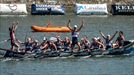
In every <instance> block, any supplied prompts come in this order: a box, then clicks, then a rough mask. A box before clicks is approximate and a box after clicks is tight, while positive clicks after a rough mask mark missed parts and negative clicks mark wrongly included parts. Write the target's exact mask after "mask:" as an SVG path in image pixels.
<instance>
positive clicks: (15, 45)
mask: <svg viewBox="0 0 134 75" xmlns="http://www.w3.org/2000/svg"><path fill="white" fill-rule="evenodd" d="M18 24H19V22H18V21H16V22H13V23H12V26H11V27H9V35H10V42H11V50H12V51H15V48H17V51H18V52H19V48H20V45H19V40H18V39H16V36H15V31H16V29H17V25H18Z"/></svg>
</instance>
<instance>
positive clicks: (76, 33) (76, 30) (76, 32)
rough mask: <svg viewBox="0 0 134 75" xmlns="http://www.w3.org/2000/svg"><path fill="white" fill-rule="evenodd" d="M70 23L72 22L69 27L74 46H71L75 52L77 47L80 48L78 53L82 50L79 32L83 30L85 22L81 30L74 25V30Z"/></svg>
mask: <svg viewBox="0 0 134 75" xmlns="http://www.w3.org/2000/svg"><path fill="white" fill-rule="evenodd" d="M70 22H71V20H69V22H68V24H67V27H68V28H69V29H70V30H71V32H72V35H71V36H72V44H71V49H72V50H73V49H74V47H75V45H77V46H78V51H79V50H80V49H81V46H80V43H79V41H78V36H79V31H80V30H81V29H82V27H83V26H84V24H83V20H82V24H81V26H80V28H77V25H74V27H73V28H71V27H70Z"/></svg>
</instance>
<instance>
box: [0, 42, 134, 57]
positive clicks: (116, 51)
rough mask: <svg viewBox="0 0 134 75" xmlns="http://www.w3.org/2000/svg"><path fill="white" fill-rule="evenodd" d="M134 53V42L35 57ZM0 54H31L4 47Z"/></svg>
mask: <svg viewBox="0 0 134 75" xmlns="http://www.w3.org/2000/svg"><path fill="white" fill-rule="evenodd" d="M132 52H133V54H134V42H132V43H130V44H128V45H126V46H124V47H122V48H116V49H112V48H111V49H109V50H106V51H102V50H100V49H97V50H92V51H91V52H88V51H84V50H81V51H79V52H72V51H71V50H70V51H62V52H57V51H47V52H45V53H43V52H41V53H36V54H35V55H34V58H39V57H42V58H46V57H67V56H71V55H72V56H75V57H79V56H89V55H91V56H95V55H123V54H129V53H132ZM0 55H2V56H3V57H17V58H22V57H25V56H26V55H30V54H27V53H24V52H14V51H11V50H8V49H2V48H0Z"/></svg>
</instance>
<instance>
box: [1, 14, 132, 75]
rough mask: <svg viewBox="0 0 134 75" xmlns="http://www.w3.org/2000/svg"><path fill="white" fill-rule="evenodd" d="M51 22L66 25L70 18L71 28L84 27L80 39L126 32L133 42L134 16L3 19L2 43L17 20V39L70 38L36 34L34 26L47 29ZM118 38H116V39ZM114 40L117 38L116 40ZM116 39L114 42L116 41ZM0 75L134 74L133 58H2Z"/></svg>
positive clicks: (53, 34) (15, 17) (2, 17)
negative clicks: (13, 22) (74, 26)
mask: <svg viewBox="0 0 134 75" xmlns="http://www.w3.org/2000/svg"><path fill="white" fill-rule="evenodd" d="M49 18H50V20H51V21H52V23H53V24H54V25H66V24H67V21H68V19H71V20H72V22H71V26H73V25H75V24H76V25H80V24H81V20H84V23H85V26H84V28H83V29H82V30H81V32H80V38H81V37H83V36H85V35H86V36H88V38H89V40H91V38H92V37H95V36H100V34H99V32H98V31H99V30H102V31H103V32H104V33H105V34H113V33H115V31H117V30H122V31H124V34H125V36H126V39H128V40H131V39H134V31H133V30H134V16H109V17H79V16H75V15H65V16H51V17H50V16H30V15H29V16H25V17H19V16H6V17H4V16H0V42H1V41H3V40H6V39H9V33H8V27H9V26H11V23H12V21H14V20H18V21H19V26H18V29H17V33H16V36H17V38H18V39H19V40H21V41H24V40H25V38H26V37H27V36H29V37H33V38H36V39H38V40H39V41H42V40H43V36H46V37H48V38H49V37H50V36H55V35H57V34H58V35H61V36H62V38H64V37H65V36H68V37H70V33H67V34H63V33H33V32H31V31H32V30H31V28H30V27H31V26H32V25H40V26H45V25H47V24H46V23H47V22H48V21H49ZM116 37H117V36H116ZM116 37H115V38H116ZM114 40H115V39H114ZM0 47H2V48H10V46H9V42H5V43H0ZM0 75H134V56H119V57H111V58H110V57H100V58H67V59H62V58H57V59H55V58H52V59H36V60H35V59H14V60H13V59H0Z"/></svg>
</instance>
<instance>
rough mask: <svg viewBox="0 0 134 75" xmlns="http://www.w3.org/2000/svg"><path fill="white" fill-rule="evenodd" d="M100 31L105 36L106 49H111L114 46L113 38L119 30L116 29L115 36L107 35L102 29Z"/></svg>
mask: <svg viewBox="0 0 134 75" xmlns="http://www.w3.org/2000/svg"><path fill="white" fill-rule="evenodd" d="M99 32H100V34H101V36H102V37H103V38H104V40H105V45H106V50H107V49H109V48H112V40H113V38H114V37H115V35H116V34H117V33H118V31H116V32H115V33H114V35H113V36H110V35H107V36H105V35H104V34H103V33H102V31H99Z"/></svg>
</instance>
